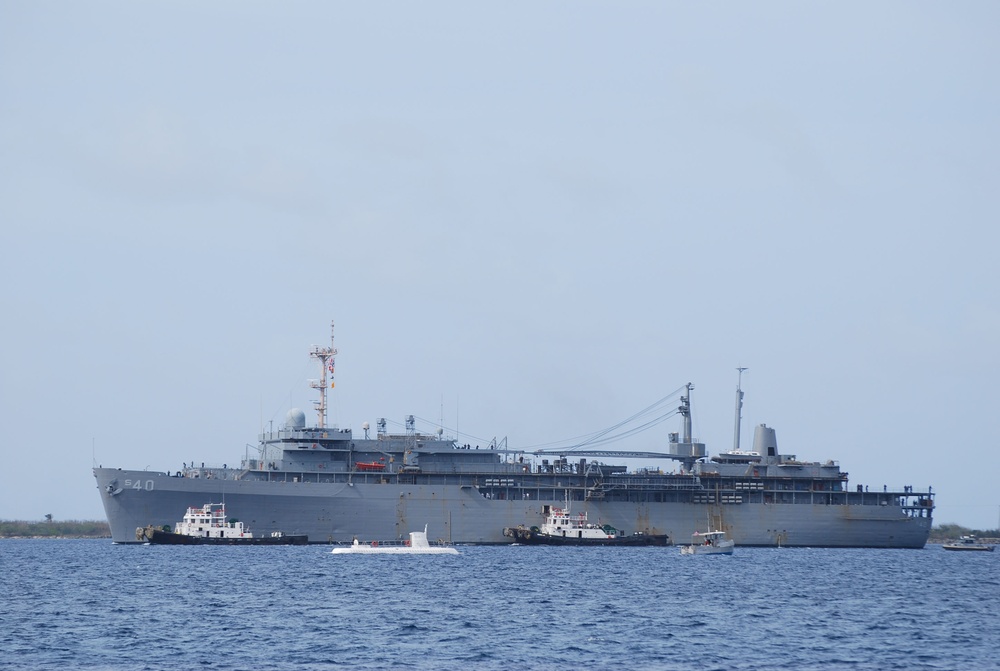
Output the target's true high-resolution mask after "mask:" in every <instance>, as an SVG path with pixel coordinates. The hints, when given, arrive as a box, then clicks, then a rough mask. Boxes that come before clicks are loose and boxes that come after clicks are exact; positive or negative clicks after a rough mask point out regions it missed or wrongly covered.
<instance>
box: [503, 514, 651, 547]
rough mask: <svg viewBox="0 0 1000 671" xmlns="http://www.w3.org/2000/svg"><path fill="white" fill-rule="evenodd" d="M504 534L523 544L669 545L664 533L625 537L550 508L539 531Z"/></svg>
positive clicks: (510, 530) (509, 529)
mask: <svg viewBox="0 0 1000 671" xmlns="http://www.w3.org/2000/svg"><path fill="white" fill-rule="evenodd" d="M503 535H504V536H506V537H507V538H513V539H514V542H515V543H522V544H524V545H577V546H579V545H663V546H665V545H669V544H670V539H669V537H667V536H666V535H665V534H643V533H634V534H632V535H631V536H629V535H626V534H625V532H624V531H621V530H620V529H616V528H614V527H613V526H611V525H610V524H604V525H601V526H598V525H596V524H592V523H590V522H588V521H587V513H577V514H576V515H573V514H571V513H570V511H569V508H568V507H567V508H557V507H556V506H551V507H549V511H548V515H547V516H546V518H545V522H544V523H543V524H542V527H541V529H539V528H538V527H531V528H530V529H528V528H525V527H524V526H516V527H507V528H505V529H504V530H503Z"/></svg>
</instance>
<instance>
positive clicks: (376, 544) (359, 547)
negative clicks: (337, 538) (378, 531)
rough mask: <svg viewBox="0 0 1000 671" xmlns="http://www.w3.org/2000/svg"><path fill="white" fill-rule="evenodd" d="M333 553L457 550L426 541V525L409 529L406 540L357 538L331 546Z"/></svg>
mask: <svg viewBox="0 0 1000 671" xmlns="http://www.w3.org/2000/svg"><path fill="white" fill-rule="evenodd" d="M330 554H334V555H349V554H355V555H457V554H458V550H456V549H455V548H453V547H452V546H450V545H447V544H445V543H438V544H436V545H431V544H430V543H429V542H428V541H427V525H426V524H425V525H424V530H423V531H411V532H410V539H409V540H406V541H372V542H370V543H361V542H359V541H358V539H357V538H355V539H354V542H353V543H351V544H350V545H348V546H346V547H337V548H333V550H331V551H330Z"/></svg>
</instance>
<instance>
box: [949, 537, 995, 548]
mask: <svg viewBox="0 0 1000 671" xmlns="http://www.w3.org/2000/svg"><path fill="white" fill-rule="evenodd" d="M942 547H944V549H945V550H965V551H973V552H977V551H978V552H993V546H992V545H987V544H986V543H980V542H979V541H977V540H976V537H975V536H962V537H961V538H959V539H958V540H957V541H955V542H953V543H945V544H944V545H943V546H942Z"/></svg>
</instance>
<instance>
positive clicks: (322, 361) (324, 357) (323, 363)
mask: <svg viewBox="0 0 1000 671" xmlns="http://www.w3.org/2000/svg"><path fill="white" fill-rule="evenodd" d="M336 356H337V349H336V348H335V347H334V346H333V322H330V346H329V347H320V346H319V345H313V346H312V349H311V350H310V351H309V357H310V358H312V359H316V360H317V361H319V380H309V386H310V387H312V388H313V389H318V390H319V400H318V401H313V405H315V406H316V414H317V415H318V417H317V421H318V423H317V426H318V427H319V428H321V429H322V428H325V427H326V382H327V376H326V374H327V373H328V372H329V373H330V378H329V380H330V389H333V387H334V381H333V375H334V362H335V357H336Z"/></svg>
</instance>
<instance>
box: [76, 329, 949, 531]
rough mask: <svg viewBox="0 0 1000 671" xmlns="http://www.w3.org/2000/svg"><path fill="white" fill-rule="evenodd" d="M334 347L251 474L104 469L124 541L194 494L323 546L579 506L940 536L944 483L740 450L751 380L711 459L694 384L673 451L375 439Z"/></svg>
mask: <svg viewBox="0 0 1000 671" xmlns="http://www.w3.org/2000/svg"><path fill="white" fill-rule="evenodd" d="M335 354H336V349H335V348H334V347H333V338H332V327H331V343H330V347H328V348H326V347H324V348H319V347H314V348H313V349H312V351H311V352H310V355H311V356H312V357H313V358H315V359H317V360H318V362H319V364H320V366H321V376H320V380H319V381H318V382H316V381H310V384H311V386H313V387H314V388H316V389H319V390H320V391H321V394H320V401H319V402H317V404H316V410H317V419H316V422H315V424H314V425H313V426H307V424H306V418H305V413H303V412H302V411H300V410H297V409H292V410H290V411H289V412H288V415H287V417H286V421H285V425H284V426H283V427H281V428H279V429H277V430H268V431H265V432H264V433H262V434H261V435H260V439H259V444H258V449H257V453H256V454H255V455H253V456H248V457H246V458H244V459H243V461H242V463H241V464H240V467H239V468H227V467H211V466H205V465H201V466H195V465H190V466H189V465H185V466H184V467H183V468H182V469H181V470H178V471H174V472H152V471H143V470H122V469H111V468H95V469H94V475H95V477H96V479H97V484H98V489H99V491H100V494H101V498H102V500H103V502H104V507H105V511H106V513H107V516H108V521H109V523H110V525H111V532H112V537H113V540H114V541H115V542H118V543H128V542H135V529H136V528H137V527H144V526H147V525H154V526H159V525H163V524H171V523H173V522H175V521H176V519H177V516H178V514H179V513H182V512H183V511H184V510H186V509H187V507H188V506H189V505H191V502H192V501H220V500H224V501H225V502H226V506H227V508H228V510H230V511H232V513H233V514H237V515H238V516H239V518H240V519H241V520H243V521H245V522H246V523H247V524H249V525H250V526H251V528H253V529H255V530H257V531H259V532H261V533H265V534H266V533H270V532H271V531H278V530H282V531H284V532H286V533H290V534H307V535H308V537H309V542H311V543H328V542H349V541H351V540H352V539H353V538H354V537H362V538H400V539H404V538H406V535H407V534H408V533H409V531H410V529H412V528H414V526H415V525H419V524H425V523H430V525H431V526H432V527H434V528H435V529H439V530H441V533H442V538H444V539H446V540H448V541H451V542H456V543H503V542H505V539H504V537H503V530H504V528H506V527H516V526H518V525H524V526H526V527H529V528H530V527H531V526H533V525H538V524H540V523H541V522H542V521H543V520H544V519H545V517H546V516H547V515H549V514H550V513H551V510H552V508H553V507H562V506H564V505H565V504H566V502H567V501H569V502H572V503H571V504H572V506H573V510H574V511H580V512H585V513H586V514H587V516H588V519H589V520H591V521H593V522H595V523H597V524H600V525H605V524H608V525H611V526H614V527H616V528H619V529H621V528H625V529H630V530H634V531H636V532H639V533H645V534H665V535H667V536H669V537H670V538H675V539H677V538H690V537H691V535H692V534H693V533H694V532H696V531H699V530H703V529H705V528H706V525H707V526H709V527H711V528H713V529H717V530H720V531H725V532H727V533H728V535H729V537H730V538H732V539H733V540H734V541H735V542H736V544H737V545H738V546H741V547H746V546H812V547H899V548H920V547H923V546H924V544H925V543H926V540H927V536H928V534H929V532H930V528H931V523H932V513H933V509H934V494H933V492H932V491H931V489H930V488H929V487H928V488H927V489H926V491H917V490H916V489H914V488H913V487H909V486H907V487H903V488H901V489H893V490H889V489H888V488H886V487H883V488H882V490H881V491H873V492H869V491H867V488H863V487H862V486H860V485H857V486H855V487H849V486H848V475H847V473H846V472H843V471H842V470H841V469H840V466H839V464H838V463H837V462H835V461H824V462H810V461H800V460H798V459H797V458H796V457H795V456H794V455H790V454H780V453H779V452H778V446H777V438H776V433H775V430H774V429H773V428H771V427H769V426H766V425H763V424H761V425H759V426H757V427H756V428H755V430H754V444H753V448H752V450H750V451H743V450H741V449H740V444H739V425H740V421H741V417H740V412H741V408H742V399H743V391H742V389H741V388H740V385H737V411H736V415H737V416H736V438H735V440H734V447H733V450H731V451H729V452H723V453H721V454H719V455H717V456H714V457H711V458H709V457H708V455H707V452H706V449H705V445H704V444H703V443H700V442H696V441H695V440H693V438H692V432H691V392H692V390H693V389H694V385H691V384H688V385H685V386H684V387H682V388H681V389H682V390H683V395H681V396H680V403H679V406H678V407H677V408H676V414H677V415H679V416H680V417H681V419H682V433H671V434H669V440H668V444H667V446H666V451H665V452H662V453H650V454H647V453H631V452H614V451H596V450H589V451H584V450H580V449H577V450H573V449H566V450H562V451H558V452H557V453H555V454H543V453H542V452H540V451H538V452H532V453H526V452H523V451H517V450H512V449H509V448H508V447H507V446H506V443H505V441H503V440H500V441H497V440H494V441H493V442H491V443H490V444H489V445H486V446H476V447H472V446H471V445H469V444H460V443H459V442H458V441H456V440H454V439H451V438H445V437H444V436H443V435H442V431H441V430H440V429H438V430H436V431H434V432H433V433H423V432H419V431H417V429H416V420H415V418H414V417H413V416H412V415H411V416H408V417H406V418H405V421H404V427H405V429H404V431H403V432H401V433H392V432H390V431H388V429H387V425H388V423H387V421H386V420H385V419H384V418H380V419H378V420H377V422H376V430H375V435H374V436H371V435H369V432H370V427H369V425H368V424H367V423H365V424H363V425H362V432H363V435H360V436H356V435H355V434H354V432H353V431H352V430H351V429H340V428H335V427H329V426H327V422H326V389H327V384H328V378H327V373H329V374H330V378H329V380H330V381H331V382H330V384H331V386H332V374H333V372H334V366H333V357H334V356H335ZM740 372H741V373H742V369H741V370H740ZM644 456H647V457H648V456H655V457H658V458H667V459H672V460H675V461H676V462H679V468H678V469H677V471H676V472H665V471H663V470H661V469H650V468H642V469H638V470H629V468H628V467H627V466H625V465H621V464H607V463H604V461H607V460H611V459H620V460H625V459H630V458H641V457H644ZM593 457H597V458H598V459H600V460H596V459H593ZM506 542H509V540H507V541H506Z"/></svg>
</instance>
